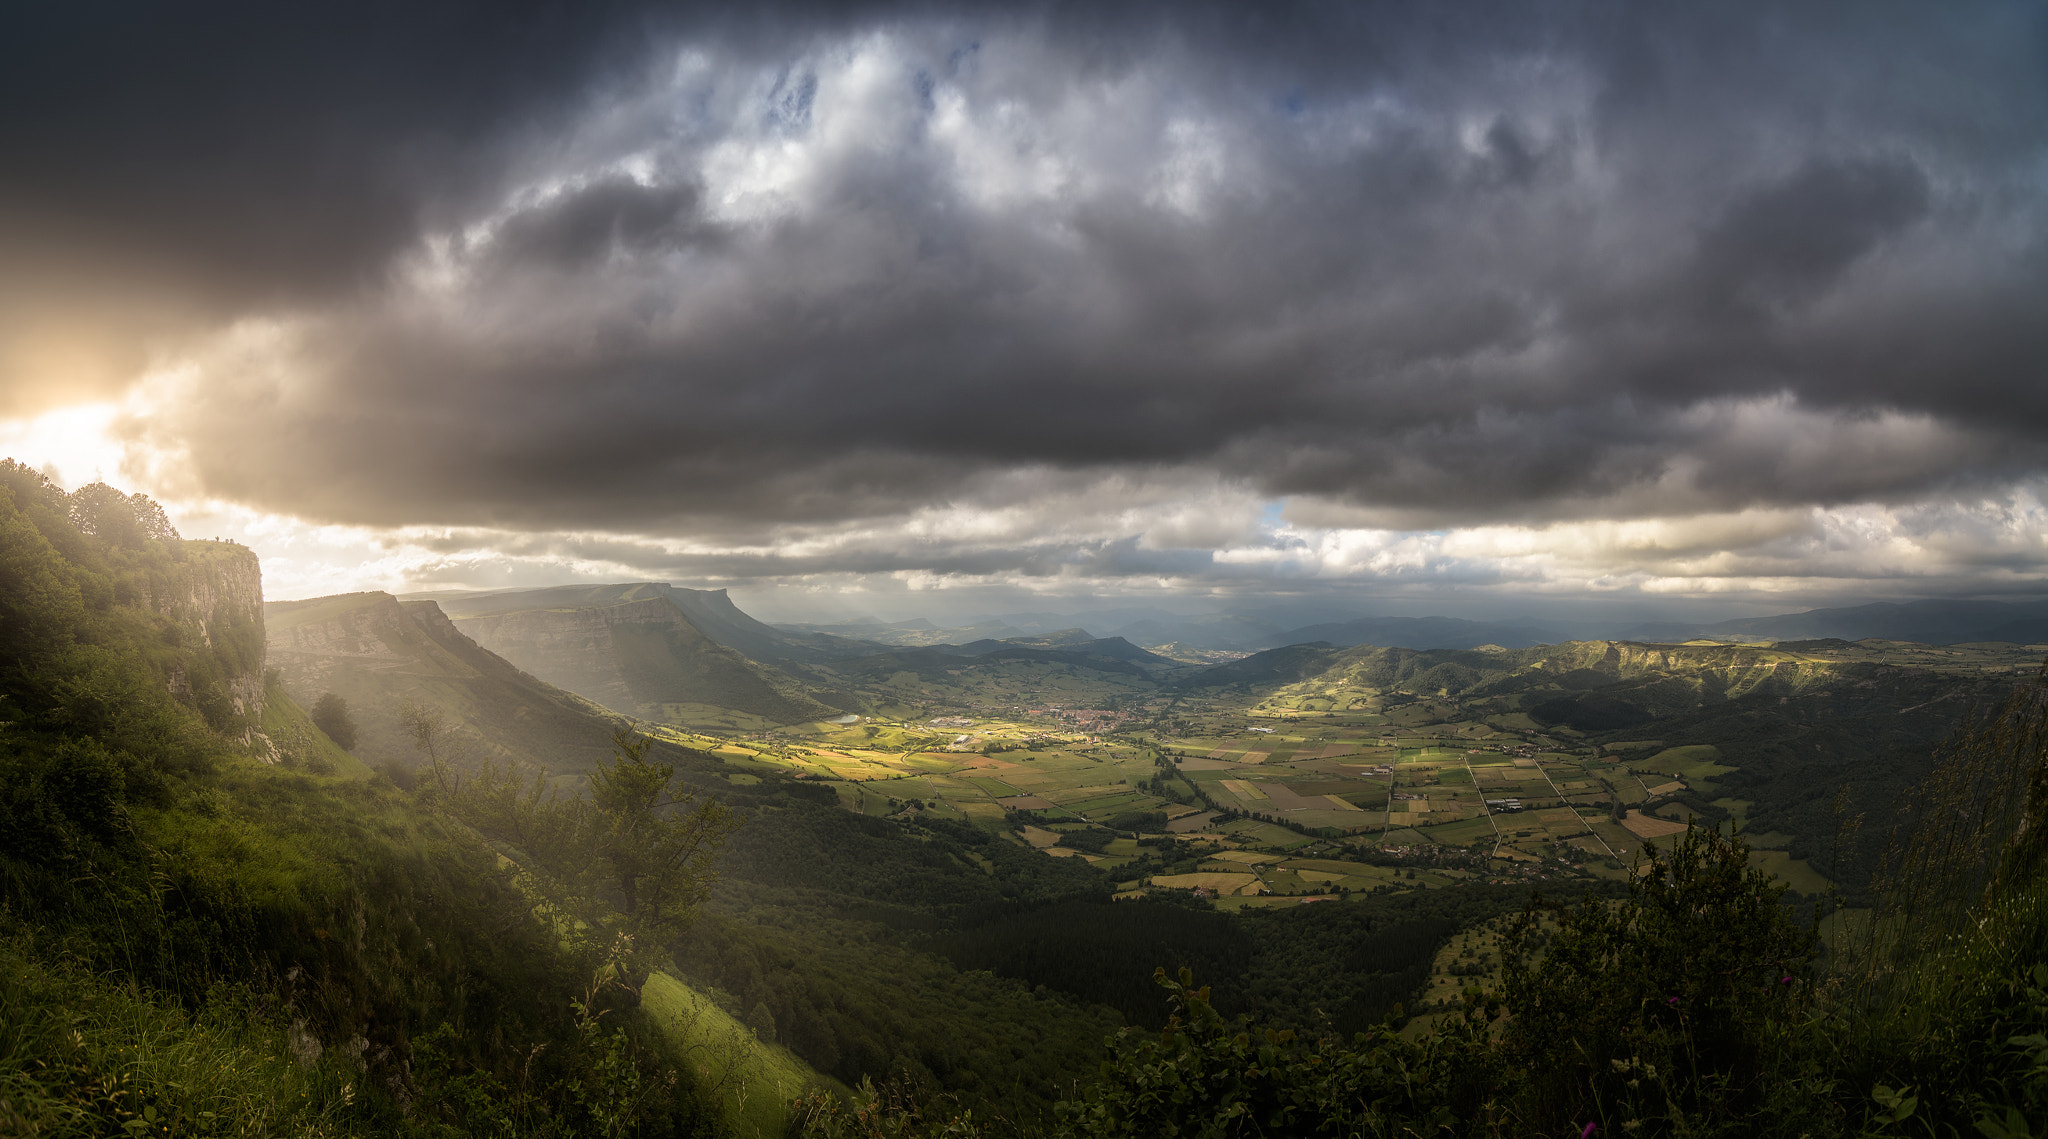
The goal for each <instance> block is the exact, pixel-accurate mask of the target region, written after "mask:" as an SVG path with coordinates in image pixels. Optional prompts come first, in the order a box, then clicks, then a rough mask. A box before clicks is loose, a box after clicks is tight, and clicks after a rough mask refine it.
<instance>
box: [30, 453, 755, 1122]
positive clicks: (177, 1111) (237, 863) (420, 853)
mask: <svg viewBox="0 0 2048 1139" xmlns="http://www.w3.org/2000/svg"><path fill="white" fill-rule="evenodd" d="M255 572H256V566H255V559H254V558H253V557H252V556H251V555H250V554H249V553H248V552H247V551H246V550H242V549H240V548H239V547H223V546H219V545H216V544H211V543H195V542H186V541H181V540H180V539H179V538H178V537H177V535H176V534H175V532H173V531H171V530H170V528H169V527H168V526H167V525H166V524H165V523H164V522H163V518H162V515H161V513H160V512H158V511H156V510H155V509H154V507H153V504H151V503H149V502H148V500H146V499H141V498H128V497H126V496H122V495H120V494H119V493H118V492H114V491H111V490H109V489H108V488H105V487H99V486H94V487H87V488H84V489H83V490H81V491H80V492H77V493H75V494H72V495H66V494H64V493H63V492H62V491H60V490H58V489H57V488H55V487H53V486H51V485H50V484H49V483H48V482H47V481H46V480H44V479H43V478H42V476H40V475H38V474H36V473H35V472H33V471H30V470H27V469H26V468H23V467H21V466H19V465H16V464H14V463H12V462H9V463H6V464H0V632H4V636H5V641H6V644H7V649H8V651H7V652H6V654H5V656H4V659H0V717H4V721H5V722H4V724H0V741H4V745H5V746H4V751H0V798H4V803H0V810H4V813H5V816H6V818H7V820H8V824H7V825H6V826H5V827H0V1133H6V1134H10V1135H11V1134H26V1135H103V1134H144V1133H149V1134H236V1135H283V1134H292V1135H328V1134H332V1135H342V1134H353V1135H396V1134H418V1135H460V1134H536V1135H538V1134H550V1135H568V1134H624V1133H637V1134H671V1133H683V1134H687V1133H693V1132H697V1131H702V1130H705V1129H710V1130H718V1129H720V1128H722V1127H724V1126H725V1125H726V1118H725V1115H724V1114H723V1113H722V1112H721V1108H720V1105H719V1101H718V1099H717V1094H718V1089H715V1088H711V1087H707V1086H706V1083H705V1081H704V1079H703V1077H702V1075H701V1068H700V1066H698V1065H694V1064H693V1063H692V1062H691V1059H690V1057H689V1056H687V1055H685V1054H684V1053H683V1052H682V1051H681V1050H680V1048H679V1046H678V1042H677V1041H675V1040H674V1039H673V1038H671V1037H670V1036H668V1035H665V1034H664V1033H663V1032H662V1031H661V1030H660V1027H659V1026H658V1025H657V1024H656V1022H655V1021H654V1020H652V1019H650V1018H649V1017H646V1016H643V1015H640V1014H638V1013H636V1012H635V1011H634V1008H635V1006H636V1005H638V1004H639V990H638V988H637V987H636V986H635V982H638V981H640V980H641V979H642V978H645V977H646V976H647V973H646V970H647V968H648V966H649V964H658V961H650V960H649V959H648V958H647V956H646V954H645V953H644V952H642V951H633V950H631V949H630V946H631V944H632V943H631V941H630V940H628V941H621V940H619V935H622V934H624V935H631V934H633V933H635V932H636V931H644V929H645V928H648V925H647V920H646V919H645V917H642V918H640V919H635V918H633V917H632V916H631V915H622V916H619V917H611V918H607V917H603V916H602V915H604V914H618V913H620V911H618V910H617V909H616V908H615V907H614V905H612V904H609V903H607V902H606V900H605V899H606V898H607V897H615V896H616V886H617V883H616V881H615V880H612V879H603V878H602V876H601V875H600V877H599V878H598V879H594V880H592V881H589V882H582V883H570V882H566V881H565V883H564V884H565V885H567V886H570V887H572V889H571V890H569V891H565V892H563V893H561V894H559V895H552V896H551V895H547V894H537V893H536V892H535V890H534V889H533V888H532V883H531V882H529V881H527V879H528V878H531V877H532V873H531V871H533V870H536V869H538V868H539V867H540V866H541V864H542V863H543V861H544V860H543V859H540V858H538V857H534V858H532V862H533V866H531V867H529V868H528V870H529V873H527V874H521V873H518V872H516V871H515V870H514V869H513V868H511V867H510V866H508V863H507V861H506V859H505V858H504V857H503V856H502V855H501V854H500V853H498V852H497V851H495V850H494V849H493V848H492V846H491V845H490V844H488V843H487V842H486V841H484V839H483V837H482V836H481V834H480V832H479V830H478V829H477V828H476V826H474V825H472V822H473V821H476V820H474V819H473V812H470V811H467V810H462V809H450V807H451V805H450V804H446V803H443V804H440V805H437V804H436V802H435V800H434V798H433V796H432V794H431V793H429V794H426V795H418V794H406V793H403V792H401V791H399V790H398V789H397V788H395V787H394V786H392V785H391V784H390V783H389V782H387V781H383V780H365V779H361V778H350V777H349V775H350V773H349V772H347V771H340V770H335V765H334V764H333V763H332V762H331V760H329V759H327V758H326V757H328V756H331V755H332V754H333V750H332V748H333V745H332V743H331V741H325V740H324V739H321V740H320V742H319V743H318V745H317V746H315V745H313V744H311V743H309V742H308V741H310V740H313V739H315V738H317V733H318V729H317V728H314V727H313V726H312V725H311V724H310V723H309V722H308V721H307V720H306V719H305V718H304V714H303V713H302V712H300V711H299V710H298V708H297V705H296V704H295V703H294V702H293V701H291V700H290V699H289V698H288V697H285V696H284V695H283V694H282V693H281V692H280V691H278V690H277V689H275V688H271V689H270V690H269V692H268V699H267V700H264V699H262V697H263V696H264V692H265V689H264V685H263V681H262V667H263V664H262V661H263V658H262V644H263V639H262V637H263V627H262V617H261V612H260V610H258V609H256V608H255V601H256V598H258V597H259V596H260V595H259V594H258V593H257V592H256V589H255V585H254V575H255ZM259 728H261V729H262V731H260V732H259V730H258V729H259ZM623 763H624V760H623V759H620V760H618V762H617V763H615V764H614V768H615V769H616V770H618V771H620V772H624V773H626V774H628V775H630V774H633V773H634V772H637V771H638V770H640V769H639V768H638V767H626V766H619V765H620V764H623ZM323 769H324V770H329V771H333V773H332V774H327V775H322V774H319V773H318V772H319V771H321V770H323ZM355 771H356V773H357V774H362V769H361V768H360V767H359V766H358V767H357V768H356V769H355ZM623 810H624V808H620V809H619V810H613V811H610V812H609V813H607V812H606V811H605V810H602V809H598V808H597V807H596V805H595V804H593V806H592V807H591V808H589V809H587V810H586V811H585V812H584V813H583V814H582V815H580V816H577V819H576V820H569V821H573V822H575V825H565V826H564V827H561V828H558V831H559V833H558V835H557V837H556V840H555V845H556V846H557V847H558V848H560V849H562V850H565V851H567V852H568V853H569V854H570V855H572V856H573V857H583V860H584V861H588V858H587V856H574V851H575V850H577V849H584V850H587V851H592V852H597V853H598V854H599V856H600V857H599V861H600V863H602V852H603V851H604V850H607V849H616V846H617V843H618V842H619V841H620V839H619V838H618V834H619V832H617V831H616V830H614V831H612V832H607V831H605V829H604V828H605V826H607V825H609V824H610V823H612V822H616V821H618V820H620V819H624V818H626V817H627V815H626V814H624V813H621V812H622V811H623ZM593 812H594V813H593ZM465 817H472V821H465ZM563 818H564V819H565V820H567V819H568V817H567V816H563ZM607 833H610V834H611V836H612V837H610V838H606V837H605V835H606V834H607ZM607 844H610V845H607ZM573 857H572V860H573ZM691 870H692V871H693V872H694V876H695V877H696V878H697V879H699V880H701V877H702V867H701V866H693V867H691ZM690 878H691V875H685V876H684V878H683V879H682V880H683V881H688V880H690ZM608 882H609V883H610V884H609V885H608V884H607V883H608ZM550 898H552V900H550ZM579 898H580V899H584V901H582V902H580V903H579V902H577V899H579ZM571 906H574V907H575V908H565V907H571ZM592 907H596V908H592ZM643 912H644V911H643ZM551 914H555V915H560V916H561V917H568V916H570V915H571V914H578V915H582V917H583V920H584V922H585V923H594V924H584V925H581V926H575V927H572V926H565V925H563V924H562V923H561V921H560V920H558V919H557V918H554V917H551V916H550V915H551ZM579 929H580V930H582V931H583V932H577V930H579ZM622 966H623V968H622Z"/></svg>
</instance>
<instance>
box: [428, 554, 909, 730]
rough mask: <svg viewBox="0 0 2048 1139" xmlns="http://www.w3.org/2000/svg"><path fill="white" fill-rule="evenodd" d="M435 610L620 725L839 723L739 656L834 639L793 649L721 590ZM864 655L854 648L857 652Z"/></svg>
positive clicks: (586, 594)
mask: <svg viewBox="0 0 2048 1139" xmlns="http://www.w3.org/2000/svg"><path fill="white" fill-rule="evenodd" d="M442 604H443V605H445V606H448V607H450V608H452V609H453V610H454V613H453V619H454V623H455V625H456V627H457V628H460V629H461V630H462V632H464V633H465V634H467V635H468V636H469V637H471V638H472V639H474V640H475V641H476V642H477V643H478V644H479V645H482V646H483V647H485V648H487V649H489V650H491V651H492V652H494V653H497V654H498V655H500V656H502V657H504V658H505V659H506V660H509V661H511V662H512V663H514V664H516V665H518V666H519V667H520V668H522V669H525V670H526V671H528V672H530V673H532V674H533V675H535V676H537V677H540V678H541V679H543V680H546V681H548V682H549V683H551V684H556V685H559V686H560V687H562V688H566V689H568V690H569V691H571V692H575V693H578V694H579V695H582V696H584V697H587V698H589V699H591V700H595V701H597V702H598V703H600V704H602V705H604V706H605V707H607V708H610V709H612V710H613V711H616V712H621V713H624V714H627V715H631V716H638V717H640V718H642V719H646V720H653V721H655V722H658V723H674V724H690V725H697V726H712V727H740V728H753V727H765V726H773V725H779V724H790V723H798V722H801V721H805V720H815V719H819V718H821V717H825V716H832V715H837V714H838V712H839V709H837V708H836V707H833V706H831V705H828V704H825V703H824V702H822V701H820V700H818V699H817V698H816V697H814V696H813V695H811V694H810V693H809V692H806V691H805V689H804V686H803V685H802V684H800V683H799V682H798V681H797V680H796V679H795V678H793V677H791V676H789V675H788V674H787V673H784V672H782V671H781V670H780V669H778V668H776V667H774V666H773V665H771V664H767V663H763V662H762V661H760V660H757V659H755V658H754V655H753V653H749V652H748V651H746V649H743V648H741V647H739V646H741V645H748V646H752V647H753V649H754V652H755V653H759V654H760V655H761V656H764V657H769V658H770V659H776V658H780V659H782V660H786V661H787V660H798V661H801V660H803V659H805V658H806V657H809V658H811V659H815V658H816V657H818V656H824V655H828V654H831V653H834V652H837V651H845V650H844V649H842V648H841V647H840V646H838V645H836V644H834V643H832V642H833V640H834V639H818V638H796V637H792V636H790V635H789V634H786V633H782V632H780V631H778V630H775V629H773V628H771V627H769V626H767V625H763V624H761V623H760V622H758V621H755V620H754V619H753V618H751V617H749V616H747V615H746V614H745V613H743V612H741V611H740V610H739V609H738V608H737V607H735V606H734V605H733V604H732V602H731V599H730V598H729V597H727V596H726V593H725V591H724V590H689V589H677V588H675V587H674V586H670V585H666V584H662V583H659V582H635V583H630V584H625V585H603V586H566V587H561V588H557V589H542V590H527V591H521V592H516V593H501V594H490V595H483V596H479V597H467V598H452V599H447V600H444V601H443V602H442ZM700 621H701V623H700ZM705 626H710V628H709V629H707V628H706V627H705ZM713 630H716V632H715V633H714V631H713ZM874 650H875V647H874V646H866V645H862V646H859V651H861V652H863V653H865V652H872V651H874Z"/></svg>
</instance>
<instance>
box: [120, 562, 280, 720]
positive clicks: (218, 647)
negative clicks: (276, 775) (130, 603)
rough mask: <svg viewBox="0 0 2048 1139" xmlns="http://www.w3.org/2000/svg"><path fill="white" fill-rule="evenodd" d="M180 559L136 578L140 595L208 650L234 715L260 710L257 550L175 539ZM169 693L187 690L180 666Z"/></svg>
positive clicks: (260, 587) (260, 622)
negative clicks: (138, 578) (189, 630)
mask: <svg viewBox="0 0 2048 1139" xmlns="http://www.w3.org/2000/svg"><path fill="white" fill-rule="evenodd" d="M178 554H179V555H180V556H179V558H178V560H177V561H175V562H173V563H172V564H171V565H170V566H169V567H168V568H166V569H163V570H161V571H158V572H155V573H152V574H150V575H149V576H148V577H147V578H145V579H144V580H142V581H140V582H138V583H137V588H139V589H140V590H141V591H142V594H143V596H142V597H140V598H139V599H138V600H139V601H140V603H141V605H142V607H143V608H145V609H149V610H152V611H154V612H156V613H159V614H161V615H163V616H165V617H168V618H170V619H171V620H173V621H176V622H178V623H179V624H181V625H184V626H186V627H187V628H188V629H192V630H195V631H196V632H197V633H198V634H199V637H200V640H201V641H202V643H204V644H205V646H206V647H207V648H208V649H210V650H211V654H212V657H213V660H214V663H215V664H216V665H217V666H218V669H219V676H218V680H219V683H220V684H221V685H222V687H223V688H225V690H226V694H227V699H228V701H229V703H230V705H231V706H232V707H233V708H234V712H235V715H237V716H243V717H249V718H251V719H253V718H255V717H259V716H261V715H262V714H263V666H264V652H263V569H262V566H261V564H260V563H259V562H258V561H257V559H256V553H255V551H253V550H251V549H249V548H247V547H246V546H238V545H235V544H234V543H232V542H196V541H184V542H179V543H178ZM170 687H171V690H172V691H173V692H176V693H178V694H179V695H181V696H189V695H190V694H191V687H192V683H191V678H190V677H189V676H187V675H186V674H185V673H184V672H183V671H180V672H178V673H176V674H173V675H172V677H171V679H170Z"/></svg>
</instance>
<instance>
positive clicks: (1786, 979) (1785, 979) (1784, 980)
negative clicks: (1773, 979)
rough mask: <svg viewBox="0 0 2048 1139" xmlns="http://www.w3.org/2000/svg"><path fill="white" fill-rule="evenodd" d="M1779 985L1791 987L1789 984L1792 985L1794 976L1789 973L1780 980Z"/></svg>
mask: <svg viewBox="0 0 2048 1139" xmlns="http://www.w3.org/2000/svg"><path fill="white" fill-rule="evenodd" d="M1778 983H1779V984H1781V985H1789V984H1791V983H1792V974H1790V973H1787V974H1785V975H1784V976H1782V977H1780V978H1778Z"/></svg>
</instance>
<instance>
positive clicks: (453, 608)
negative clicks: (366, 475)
mask: <svg viewBox="0 0 2048 1139" xmlns="http://www.w3.org/2000/svg"><path fill="white" fill-rule="evenodd" d="M407 596H408V597H417V598H420V599H423V600H433V601H435V602H438V603H439V604H440V606H441V608H442V609H443V610H444V611H446V612H447V614H448V615H449V616H450V617H451V618H454V619H455V620H457V621H461V620H466V619H468V618H471V617H485V616H490V615H492V614H497V613H509V612H514V611H520V610H544V609H591V608H600V607H603V606H608V605H619V604H624V603H626V602H634V601H666V602H668V603H669V604H671V605H673V606H675V607H676V608H677V609H679V610H681V611H682V613H683V614H684V616H686V617H688V618H689V620H690V623H691V624H692V625H694V626H695V627H696V628H697V629H698V630H699V631H701V632H703V633H704V634H705V635H707V636H709V637H711V638H712V639H713V640H716V641H717V642H718V643H719V644H722V645H724V646H726V647H727V648H730V649H735V650H738V651H739V652H741V653H743V654H745V655H746V656H747V657H749V658H751V659H753V660H756V661H768V662H773V663H781V662H784V661H801V662H804V663H818V662H821V661H828V660H842V659H845V658H847V657H854V656H866V655H869V654H872V653H874V652H877V651H879V646H877V645H876V644H874V643H873V642H870V641H860V640H853V639H849V638H847V637H841V636H833V635H830V634H821V633H792V632H789V631H786V630H783V629H778V628H776V627H775V626H773V625H769V624H767V623H765V622H762V621H758V620H755V619H754V618H753V617H752V616H751V615H749V614H747V613H746V612H745V611H743V610H741V609H740V607H739V606H737V605H735V604H733V601H732V597H731V596H730V595H728V594H727V593H726V591H725V590H723V589H685V588H683V587H682V586H676V585H670V584H668V583H667V582H660V581H638V582H627V583H622V584H616V585H563V586H554V587H551V588H547V589H515V590H493V591H491V592H488V593H432V594H409V595H407Z"/></svg>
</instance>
